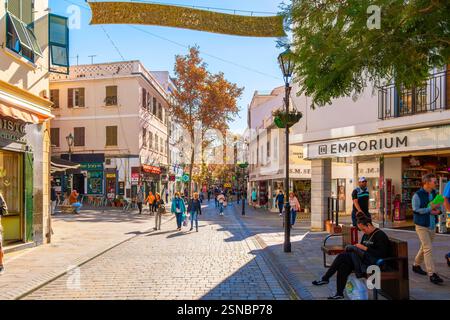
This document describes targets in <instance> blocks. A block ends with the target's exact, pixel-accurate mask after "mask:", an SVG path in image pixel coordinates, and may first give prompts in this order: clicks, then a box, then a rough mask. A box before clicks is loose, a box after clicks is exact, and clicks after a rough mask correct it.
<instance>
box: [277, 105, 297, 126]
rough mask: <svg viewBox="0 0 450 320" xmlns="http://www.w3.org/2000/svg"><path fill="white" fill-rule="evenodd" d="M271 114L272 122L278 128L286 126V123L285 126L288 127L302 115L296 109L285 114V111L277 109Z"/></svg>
mask: <svg viewBox="0 0 450 320" xmlns="http://www.w3.org/2000/svg"><path fill="white" fill-rule="evenodd" d="M272 115H273V122H274V123H275V125H276V126H277V127H278V128H286V124H287V127H288V128H290V127H292V126H293V125H295V124H296V123H297V122H299V121H300V119H301V118H302V117H303V114H302V113H301V112H300V111H297V110H292V111H289V113H288V114H286V111H284V110H281V109H279V110H276V111H274V112H273V113H272Z"/></svg>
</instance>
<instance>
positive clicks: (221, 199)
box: [217, 193, 226, 216]
mask: <svg viewBox="0 0 450 320" xmlns="http://www.w3.org/2000/svg"><path fill="white" fill-rule="evenodd" d="M225 201H226V198H225V195H224V194H223V193H220V194H219V195H218V196H217V202H218V203H219V215H220V216H223V210H224V204H225Z"/></svg>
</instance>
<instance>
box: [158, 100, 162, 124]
mask: <svg viewBox="0 0 450 320" xmlns="http://www.w3.org/2000/svg"><path fill="white" fill-rule="evenodd" d="M158 118H159V120H162V106H161V103H158Z"/></svg>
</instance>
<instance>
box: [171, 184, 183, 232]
mask: <svg viewBox="0 0 450 320" xmlns="http://www.w3.org/2000/svg"><path fill="white" fill-rule="evenodd" d="M170 211H171V212H172V213H174V214H175V216H176V218H177V231H180V230H181V224H182V223H183V215H184V213H185V212H186V206H185V205H184V201H183V199H181V197H180V193H179V192H177V193H175V198H174V199H173V200H172V208H171V210H170Z"/></svg>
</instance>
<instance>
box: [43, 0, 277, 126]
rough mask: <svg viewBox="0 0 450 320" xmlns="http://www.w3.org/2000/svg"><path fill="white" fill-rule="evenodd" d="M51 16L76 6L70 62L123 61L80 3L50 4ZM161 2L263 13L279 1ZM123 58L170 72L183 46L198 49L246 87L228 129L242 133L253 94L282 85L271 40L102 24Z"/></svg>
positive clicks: (76, 0)
mask: <svg viewBox="0 0 450 320" xmlns="http://www.w3.org/2000/svg"><path fill="white" fill-rule="evenodd" d="M49 2H50V7H51V9H52V13H56V14H60V15H65V16H68V15H70V12H68V7H70V6H72V5H73V4H78V5H79V6H80V7H81V8H82V9H81V15H82V16H81V18H82V23H81V28H80V29H71V30H70V57H71V60H70V62H71V64H76V62H77V60H76V58H75V57H76V56H77V55H78V56H79V63H80V64H86V63H90V62H91V58H89V56H90V55H96V57H94V63H99V62H110V61H121V60H122V57H121V56H120V54H119V53H118V52H117V50H116V49H115V48H114V46H113V44H112V43H111V41H110V40H109V39H108V37H107V35H106V34H105V32H104V31H103V30H102V27H101V26H98V25H95V26H91V25H89V21H90V19H91V13H90V10H89V9H88V8H87V9H86V7H88V5H87V4H86V3H85V1H84V0H50V1H49ZM158 2H160V3H167V4H183V5H195V6H206V7H208V6H209V7H216V8H227V9H239V10H249V11H261V12H278V11H279V5H280V4H281V3H282V2H283V1H282V0H244V1H242V0H158ZM103 27H104V29H105V30H106V32H107V33H108V34H109V36H110V37H111V39H112V40H113V42H114V43H115V45H116V46H117V48H118V50H119V51H120V53H121V54H122V56H123V58H124V59H125V60H141V61H142V62H143V63H144V65H145V66H146V67H147V68H148V69H149V70H154V71H157V70H158V71H159V70H168V71H169V72H171V74H173V66H174V62H175V55H177V54H185V53H186V52H187V48H185V47H184V46H192V45H198V46H199V47H200V51H201V55H202V58H203V59H204V61H205V62H206V63H207V64H208V67H209V70H210V71H211V72H219V71H222V72H224V73H225V76H226V78H227V79H228V80H230V81H232V82H235V83H237V84H238V85H239V86H241V87H245V92H244V94H243V97H242V99H241V100H240V101H239V107H240V109H241V112H240V116H239V117H238V118H237V119H236V120H235V121H234V122H233V123H231V124H230V128H231V130H233V131H235V132H243V130H244V129H245V127H246V125H247V119H246V117H247V111H246V110H247V105H248V104H249V103H250V101H251V98H252V96H253V93H254V91H255V90H264V91H265V90H270V89H272V88H274V87H277V86H280V85H282V83H283V80H282V77H281V71H280V70H279V68H278V64H277V56H278V54H279V53H280V52H281V49H279V48H277V47H276V39H275V38H249V37H238V36H229V35H220V34H213V33H206V32H200V31H192V30H184V29H177V28H166V27H158V26H142V25H139V26H135V28H139V29H141V30H144V31H145V32H142V31H139V30H136V29H135V28H133V26H129V25H104V26H103Z"/></svg>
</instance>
